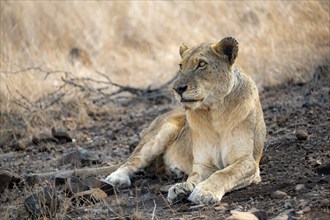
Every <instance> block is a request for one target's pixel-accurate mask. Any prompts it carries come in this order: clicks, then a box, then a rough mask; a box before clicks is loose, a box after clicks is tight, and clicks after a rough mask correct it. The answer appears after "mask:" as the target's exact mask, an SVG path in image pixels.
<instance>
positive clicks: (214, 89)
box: [107, 37, 266, 203]
mask: <svg viewBox="0 0 330 220" xmlns="http://www.w3.org/2000/svg"><path fill="white" fill-rule="evenodd" d="M237 53H238V43H237V41H236V40H235V39H234V38H231V37H228V38H224V39H222V40H221V41H220V42H218V43H215V44H206V43H203V44H200V45H198V46H196V47H193V48H191V49H189V48H188V47H187V46H186V45H183V46H181V47H180V55H181V57H182V61H181V63H180V71H179V72H180V75H179V79H178V80H177V81H176V82H175V84H174V87H173V89H174V90H175V97H176V99H177V100H178V101H179V102H181V103H182V106H181V107H179V108H177V109H175V110H173V111H171V112H168V113H166V114H163V115H161V116H159V117H157V118H156V119H155V120H154V121H153V122H152V123H151V125H150V127H149V129H148V131H147V132H146V134H145V135H144V136H143V138H142V139H141V142H140V143H139V145H138V146H137V147H136V148H135V150H134V152H133V153H132V155H131V156H130V157H129V159H128V161H127V162H126V163H125V164H123V165H122V166H121V167H120V168H119V169H118V170H117V171H116V172H114V173H112V174H111V175H109V176H108V177H107V179H108V180H109V181H110V182H112V184H114V185H115V186H117V187H128V186H130V184H131V182H130V177H131V176H132V175H133V174H134V173H135V172H137V171H139V170H141V169H143V168H145V167H146V166H148V165H149V164H150V163H151V162H152V161H153V160H155V158H159V156H160V155H164V156H163V159H164V162H165V165H166V168H167V170H169V171H182V172H184V173H185V174H187V175H188V179H187V180H186V181H185V182H183V183H177V184H176V185H174V186H172V187H171V188H170V189H169V192H168V197H167V198H168V200H169V202H173V201H175V200H176V199H177V198H178V197H179V196H180V197H182V196H186V197H188V199H189V200H191V201H193V202H195V203H214V202H217V201H220V200H221V198H222V196H223V195H224V194H225V193H226V192H228V191H231V190H233V189H237V188H241V187H245V186H248V185H250V184H251V183H252V182H254V183H258V182H260V181H261V178H260V174H259V161H260V158H261V155H262V151H263V145H264V140H265V134H266V129H265V123H264V119H263V113H262V109H261V105H260V101H259V95H258V90H257V87H256V85H255V83H254V82H253V80H252V79H251V77H250V76H249V75H247V74H245V73H244V72H243V70H242V69H240V68H239V67H238V66H236V65H235V63H234V62H235V59H236V56H237Z"/></svg>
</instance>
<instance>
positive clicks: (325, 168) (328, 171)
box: [316, 163, 330, 175]
mask: <svg viewBox="0 0 330 220" xmlns="http://www.w3.org/2000/svg"><path fill="white" fill-rule="evenodd" d="M316 172H317V173H318V174H323V175H330V163H326V164H324V165H321V166H319V167H317V168H316Z"/></svg>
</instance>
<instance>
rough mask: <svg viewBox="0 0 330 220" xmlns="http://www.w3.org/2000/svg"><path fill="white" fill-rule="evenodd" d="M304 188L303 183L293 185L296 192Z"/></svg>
mask: <svg viewBox="0 0 330 220" xmlns="http://www.w3.org/2000/svg"><path fill="white" fill-rule="evenodd" d="M304 189H306V187H305V185H304V184H298V185H296V186H295V187H294V190H296V191H297V192H299V191H302V190H304Z"/></svg>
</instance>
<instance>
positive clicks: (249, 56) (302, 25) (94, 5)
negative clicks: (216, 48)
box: [0, 1, 330, 163]
mask: <svg viewBox="0 0 330 220" xmlns="http://www.w3.org/2000/svg"><path fill="white" fill-rule="evenodd" d="M0 4H1V6H0V153H3V152H7V151H8V146H9V145H12V144H13V143H14V142H15V141H17V140H19V139H20V138H23V137H30V136H31V135H32V134H35V133H38V132H40V130H43V129H48V130H49V129H50V128H51V127H53V126H55V127H62V126H64V127H69V128H72V130H74V129H75V128H80V127H84V126H86V125H88V124H89V123H92V121H91V120H90V119H89V117H90V116H91V115H92V116H93V115H95V114H102V113H104V112H111V111H113V112H116V109H111V108H110V109H109V105H108V106H105V105H102V102H103V103H104V102H108V103H109V102H111V101H112V96H109V94H112V92H113V91H116V89H119V90H125V89H126V90H127V89H130V88H125V87H121V86H118V85H117V84H116V83H118V84H119V85H122V86H130V87H134V88H142V89H147V88H149V87H150V88H158V87H159V86H161V85H163V84H164V83H166V82H168V81H169V80H170V79H172V78H173V77H174V76H175V73H176V71H177V66H178V65H177V64H178V62H179V54H178V48H179V45H180V44H181V43H182V42H184V43H185V44H187V45H191V46H193V45H196V44H198V43H201V42H205V41H209V42H214V41H217V40H220V39H221V38H222V37H224V36H234V37H235V38H236V39H237V40H238V41H239V43H240V52H239V57H238V62H239V63H240V64H241V66H242V67H243V68H245V69H246V70H247V71H248V72H249V73H250V74H251V75H252V76H253V78H254V79H255V80H256V82H257V84H258V86H259V88H261V89H262V88H264V87H265V86H269V85H275V84H279V83H282V82H284V81H286V80H288V79H292V80H293V81H296V82H297V81H308V80H310V79H311V76H312V75H311V74H312V73H313V71H314V69H315V68H316V67H317V66H320V65H324V64H329V62H330V27H329V23H330V3H329V1H301V2H294V1H281V2H280V1H248V2H244V1H223V2H222V1H203V2H186V1H183V2H181V1H179V2H153V1H143V2H140V1H130V2H126V1H125V2H112V1H105V2H96V1H88V2H82V1H75V2H71V1H65V2H62V1H53V2H46V1H15V2H14V1H0ZM114 83H115V84H114ZM129 92H130V93H133V94H134V92H135V93H136V94H138V95H139V94H141V92H143V90H136V91H129ZM100 97H101V98H100ZM107 97H108V98H107ZM170 102H171V101H170ZM165 103H167V102H165ZM167 104H168V103H167ZM150 108H151V107H150ZM166 109H168V107H167V108H166ZM125 111H126V110H125ZM100 112H101V113H100ZM109 114H110V113H109ZM127 114H128V113H127ZM152 116H154V115H152ZM111 117H112V116H111ZM139 120H141V121H139V124H142V125H141V126H142V127H143V126H146V125H144V124H143V123H142V121H143V120H145V118H142V119H139ZM148 120H149V121H150V120H151V116H150V118H148ZM89 125H90V124H89ZM126 136H127V135H126ZM1 162H2V161H0V163H1Z"/></svg>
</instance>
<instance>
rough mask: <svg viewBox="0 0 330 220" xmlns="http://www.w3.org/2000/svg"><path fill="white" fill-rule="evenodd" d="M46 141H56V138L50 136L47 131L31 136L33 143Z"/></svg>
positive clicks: (38, 143)
mask: <svg viewBox="0 0 330 220" xmlns="http://www.w3.org/2000/svg"><path fill="white" fill-rule="evenodd" d="M47 142H55V143H58V140H57V139H56V138H54V137H52V135H51V134H48V133H40V134H38V135H33V136H32V143H33V144H35V145H40V144H42V143H47Z"/></svg>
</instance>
